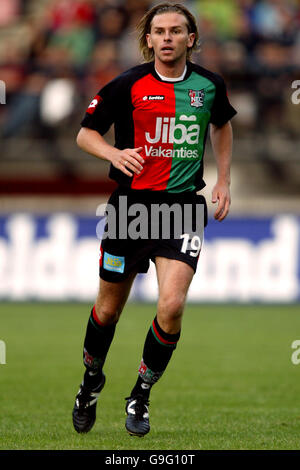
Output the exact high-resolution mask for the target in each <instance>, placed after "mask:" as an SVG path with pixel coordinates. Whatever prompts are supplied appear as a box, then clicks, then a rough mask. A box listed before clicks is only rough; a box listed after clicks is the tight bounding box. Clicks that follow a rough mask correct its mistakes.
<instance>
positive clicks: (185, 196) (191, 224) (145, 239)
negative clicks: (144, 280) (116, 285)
mask: <svg viewBox="0 0 300 470" xmlns="http://www.w3.org/2000/svg"><path fill="white" fill-rule="evenodd" d="M105 221H106V225H105V228H104V234H103V237H102V241H101V246H100V262H99V266H100V269H99V271H100V277H101V279H104V280H105V281H108V282H121V281H123V280H125V279H126V278H127V277H128V276H129V275H130V274H131V273H133V272H136V273H146V272H147V271H148V268H149V261H150V260H152V261H153V262H155V257H156V256H162V257H164V258H169V259H176V260H179V261H183V262H184V263H187V264H188V265H190V266H191V267H192V268H193V270H194V271H196V268H197V262H198V259H199V254H200V251H201V245H202V240H203V229H204V227H205V226H206V225H207V206H206V201H205V198H204V197H203V196H202V195H197V194H196V193H195V192H193V193H192V192H186V193H180V194H178V193H177V194H175V193H166V192H162V191H143V190H132V189H127V188H121V187H119V188H117V189H116V190H115V191H114V192H113V193H112V195H111V196H110V198H109V200H108V205H107V210H106V219H105Z"/></svg>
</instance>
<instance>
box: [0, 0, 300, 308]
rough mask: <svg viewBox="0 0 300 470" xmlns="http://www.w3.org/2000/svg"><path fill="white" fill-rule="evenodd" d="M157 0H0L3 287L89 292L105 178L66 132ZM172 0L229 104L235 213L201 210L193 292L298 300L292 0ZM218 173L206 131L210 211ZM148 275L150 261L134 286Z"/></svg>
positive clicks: (0, 294) (299, 162)
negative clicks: (203, 226) (220, 218)
mask: <svg viewBox="0 0 300 470" xmlns="http://www.w3.org/2000/svg"><path fill="white" fill-rule="evenodd" d="M156 3H158V2H153V1H149V0H0V80H1V81H2V85H3V84H5V91H6V96H5V100H4V99H3V98H2V100H1V104H0V148H1V153H0V298H2V299H4V300H24V299H25V300H28V299H41V300H64V299H73V300H87V301H90V300H92V299H93V297H94V295H95V293H96V289H97V284H98V279H97V270H98V251H99V240H97V237H96V225H97V221H98V219H97V217H96V208H97V206H98V205H99V204H101V203H103V202H105V201H106V200H107V197H108V195H109V193H110V192H111V191H112V190H113V188H114V183H113V182H112V181H110V180H109V179H108V177H107V174H108V164H107V163H106V162H102V161H100V160H98V159H96V158H93V157H91V156H88V155H86V154H84V153H83V152H82V151H81V150H80V149H79V148H78V147H77V146H76V143H75V139H76V135H77V132H78V130H79V128H80V121H81V119H82V117H83V115H84V112H85V109H86V107H87V105H88V104H89V102H90V101H91V99H92V98H93V97H94V95H95V94H96V93H97V91H98V90H99V89H100V88H101V87H102V86H104V85H105V84H106V83H107V82H108V81H110V80H111V79H112V78H114V77H115V76H116V75H118V74H119V73H121V72H122V71H124V70H126V69H128V68H130V67H132V66H134V65H136V64H137V63H140V62H141V61H142V59H141V56H140V54H139V51H138V48H137V41H136V35H135V26H136V24H137V22H138V21H139V19H140V18H141V16H142V15H143V14H144V13H145V11H146V10H147V9H149V8H150V7H151V6H153V5H154V4H156ZM174 3H175V2H174ZM180 3H183V4H185V5H186V6H187V7H188V8H189V9H190V10H191V11H192V12H193V14H194V15H195V17H196V18H197V22H198V25H199V31H200V39H201V45H200V48H199V51H198V52H197V53H196V54H195V55H194V57H193V61H194V62H196V63H199V64H201V65H202V66H204V67H206V68H208V69H210V70H212V71H214V72H217V73H219V74H221V75H222V76H223V77H224V79H225V81H226V84H227V88H228V95H229V99H230V101H231V103H232V105H233V106H234V107H235V108H236V109H237V111H238V114H237V116H235V117H234V119H233V120H232V124H233V130H234V152H233V165H232V185H231V189H232V206H231V213H230V216H229V217H228V219H227V220H226V221H224V222H223V223H221V224H219V223H217V222H215V221H213V219H212V218H211V221H210V224H209V226H208V229H207V232H206V237H205V241H204V249H203V253H201V256H200V263H199V270H198V271H199V272H197V275H196V276H195V279H194V281H193V284H192V287H191V291H190V294H189V295H190V299H191V300H193V301H198V302H200V301H238V302H239V301H241V302H253V301H262V302H274V301H276V302H277V301H278V302H294V301H299V297H300V288H299V286H300V281H299V278H300V236H299V235H300V232H299V230H300V225H299V212H300V152H299V148H300V91H298V90H300V27H299V26H300V1H299V0H298V1H297V0H285V1H283V0H265V1H262V0H236V1H233V0H218V1H217V0H210V1H208V0H194V1H192V0H190V1H185V2H184V1H183V2H180ZM107 139H108V140H109V141H110V142H111V143H113V129H111V130H110V131H109V133H108V134H107ZM215 178H216V169H215V163H214V159H213V156H212V152H211V148H210V145H209V142H208V145H207V150H206V156H205V181H206V183H207V187H206V188H205V190H204V194H205V195H206V196H207V199H208V203H209V211H210V215H211V216H212V214H213V209H214V208H213V207H212V205H211V203H210V197H211V196H210V195H211V190H212V187H213V184H214V182H215ZM156 289H157V288H156V282H155V279H154V270H153V266H152V267H151V269H150V271H149V274H148V275H147V276H139V278H138V279H137V282H136V284H135V287H134V289H133V292H132V298H133V299H141V300H151V301H152V300H155V298H156V297H155V296H156Z"/></svg>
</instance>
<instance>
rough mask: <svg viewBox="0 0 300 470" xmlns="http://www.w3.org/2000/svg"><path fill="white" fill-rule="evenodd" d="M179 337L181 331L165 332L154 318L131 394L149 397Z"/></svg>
mask: <svg viewBox="0 0 300 470" xmlns="http://www.w3.org/2000/svg"><path fill="white" fill-rule="evenodd" d="M179 338H180V331H179V332H178V333H175V334H168V333H165V332H164V331H163V330H162V329H161V327H160V326H159V324H158V321H157V317H155V318H154V320H153V323H152V325H151V327H150V329H149V331H148V334H147V337H146V341H145V345H144V350H143V358H142V361H141V364H140V368H139V376H138V379H137V382H136V384H135V386H134V388H133V389H132V391H131V396H134V395H137V394H142V395H144V396H145V397H146V398H148V397H149V394H150V390H151V388H152V386H153V385H154V384H155V383H156V382H157V381H158V379H159V378H160V377H161V376H162V374H163V372H164V371H165V369H166V367H167V365H168V363H169V361H170V359H171V356H172V354H173V351H174V349H175V348H176V346H177V342H178V340H179Z"/></svg>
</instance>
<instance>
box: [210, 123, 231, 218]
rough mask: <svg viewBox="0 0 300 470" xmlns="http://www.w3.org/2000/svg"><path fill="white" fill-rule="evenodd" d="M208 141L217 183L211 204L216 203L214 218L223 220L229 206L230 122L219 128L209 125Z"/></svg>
mask: <svg viewBox="0 0 300 470" xmlns="http://www.w3.org/2000/svg"><path fill="white" fill-rule="evenodd" d="M210 139H211V144H212V149H213V153H214V156H215V158H216V163H217V182H216V184H215V186H214V188H213V191H212V202H213V203H216V202H217V201H218V206H217V209H216V211H215V214H214V217H215V219H216V220H219V221H221V220H223V219H225V217H226V216H227V214H228V212H229V206H230V202H231V200H230V165H231V155H232V140H233V137H232V127H231V123H230V121H228V122H226V124H224V125H223V126H221V127H218V126H216V125H214V124H212V123H211V125H210Z"/></svg>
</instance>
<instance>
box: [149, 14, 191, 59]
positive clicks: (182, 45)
mask: <svg viewBox="0 0 300 470" xmlns="http://www.w3.org/2000/svg"><path fill="white" fill-rule="evenodd" d="M146 39H147V43H148V47H149V48H150V49H151V48H153V50H154V55H155V59H156V60H157V59H158V60H160V61H161V62H163V63H176V62H178V61H180V60H182V59H183V58H184V59H186V54H187V48H188V47H192V45H193V43H194V40H195V34H194V33H189V32H188V27H187V19H186V18H185V16H184V15H182V14H180V13H175V12H174V13H162V14H160V15H156V16H154V18H153V19H152V23H151V31H150V34H147V35H146Z"/></svg>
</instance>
